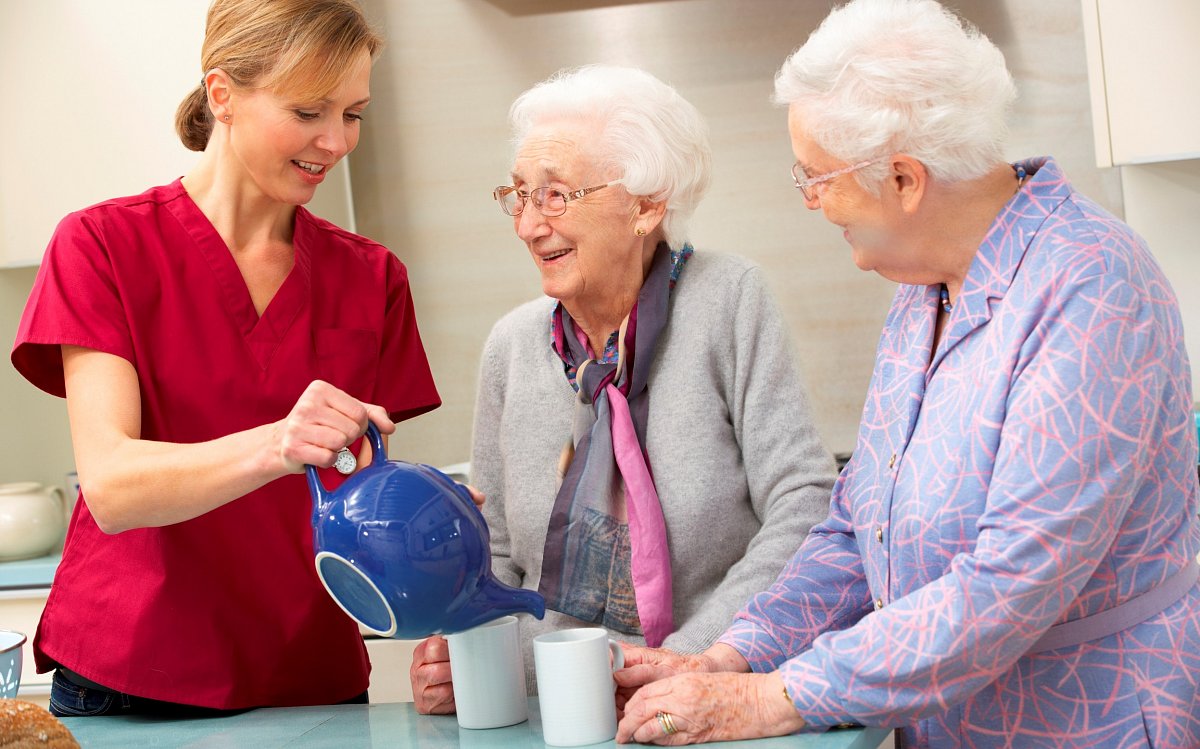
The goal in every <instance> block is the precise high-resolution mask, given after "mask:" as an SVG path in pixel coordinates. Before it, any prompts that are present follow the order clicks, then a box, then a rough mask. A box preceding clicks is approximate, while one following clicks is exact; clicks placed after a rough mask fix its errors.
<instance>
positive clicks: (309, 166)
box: [292, 160, 325, 174]
mask: <svg viewBox="0 0 1200 749" xmlns="http://www.w3.org/2000/svg"><path fill="white" fill-rule="evenodd" d="M292 163H293V164H295V165H296V166H298V167H300V168H301V169H303V170H304V171H306V172H308V173H309V174H320V173H321V172H324V171H325V165H324V164H314V163H312V162H311V161H295V160H293V161H292Z"/></svg>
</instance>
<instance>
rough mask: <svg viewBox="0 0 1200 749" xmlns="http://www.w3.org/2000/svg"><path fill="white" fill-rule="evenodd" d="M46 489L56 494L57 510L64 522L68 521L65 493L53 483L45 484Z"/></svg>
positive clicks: (69, 519)
mask: <svg viewBox="0 0 1200 749" xmlns="http://www.w3.org/2000/svg"><path fill="white" fill-rule="evenodd" d="M46 489H47V490H48V491H49V492H50V493H51V494H57V495H58V511H59V513H61V514H62V516H63V520H64V522H66V523H70V522H71V518H70V517H69V516H68V515H67V493H66V492H64V491H63V490H62V488H61V487H58V486H54V485H50V486H47V487H46Z"/></svg>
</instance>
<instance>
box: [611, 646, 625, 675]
mask: <svg viewBox="0 0 1200 749" xmlns="http://www.w3.org/2000/svg"><path fill="white" fill-rule="evenodd" d="M608 652H609V653H611V654H612V670H613V671H620V670H621V669H623V668H625V651H624V650H622V649H621V646H620V645H619V644H618V643H617V641H616V640H613V639H611V638H610V639H609V641H608Z"/></svg>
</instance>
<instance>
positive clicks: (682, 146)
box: [508, 65, 712, 249]
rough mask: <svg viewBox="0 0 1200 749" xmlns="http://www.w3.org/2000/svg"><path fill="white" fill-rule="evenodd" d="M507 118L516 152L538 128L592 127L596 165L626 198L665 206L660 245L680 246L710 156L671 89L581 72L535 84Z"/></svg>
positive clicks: (635, 75)
mask: <svg viewBox="0 0 1200 749" xmlns="http://www.w3.org/2000/svg"><path fill="white" fill-rule="evenodd" d="M508 114H509V121H510V122H511V123H512V130H513V144H514V146H515V147H516V148H517V149H520V147H521V145H522V144H523V143H524V141H525V138H526V137H527V136H528V135H529V132H530V130H532V129H533V128H534V127H535V126H537V125H538V124H541V123H544V122H547V121H551V120H556V119H569V118H578V119H580V120H582V121H584V122H587V123H594V124H595V125H596V127H597V131H598V132H599V133H600V138H599V141H598V143H597V148H596V151H595V156H596V158H597V159H599V160H600V163H598V164H597V166H598V167H600V168H603V169H609V170H612V171H615V172H617V177H615V178H619V179H621V181H622V182H621V184H622V186H623V187H624V188H625V189H626V190H627V191H628V192H629V193H630V194H631V195H637V196H643V197H648V198H650V199H651V200H656V201H666V204H667V209H666V215H665V216H664V217H663V233H664V235H665V237H666V241H667V243H668V244H669V245H670V246H671V248H672V249H679V248H681V247H682V246H683V245H684V243H685V242H686V241H687V229H688V221H689V220H690V219H691V217H692V213H693V212H694V211H695V210H696V206H697V205H698V204H699V203H700V200H701V199H702V198H703V197H704V194H705V192H707V191H708V185H709V183H710V182H711V180H712V177H711V169H712V150H711V148H710V146H709V142H708V125H707V124H706V123H705V121H704V118H702V117H701V116H700V112H699V111H697V110H696V108H695V107H694V106H692V105H691V103H689V102H688V101H687V100H686V99H684V98H683V97H682V96H680V95H679V92H677V91H676V90H675V89H674V88H672V87H671V86H668V85H667V84H665V83H663V82H662V81H660V80H659V79H657V78H655V77H654V76H652V75H650V74H649V73H647V72H646V71H644V70H639V69H637V68H627V67H618V66H613V65H587V66H584V67H580V68H573V69H564V70H560V71H559V72H557V73H555V74H554V75H552V76H551V77H550V78H548V79H546V80H545V81H542V82H541V83H539V84H537V85H536V86H534V87H533V88H531V89H529V90H528V91H526V92H525V93H523V94H521V95H520V96H519V97H517V100H516V101H514V102H513V105H512V108H511V109H510V110H509V113H508ZM587 186H588V185H576V186H575V187H587Z"/></svg>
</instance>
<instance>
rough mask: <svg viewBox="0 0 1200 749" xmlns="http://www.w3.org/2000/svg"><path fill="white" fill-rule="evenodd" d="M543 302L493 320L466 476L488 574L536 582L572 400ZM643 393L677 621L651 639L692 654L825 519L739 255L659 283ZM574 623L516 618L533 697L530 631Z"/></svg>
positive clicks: (787, 370) (814, 465)
mask: <svg viewBox="0 0 1200 749" xmlns="http://www.w3.org/2000/svg"><path fill="white" fill-rule="evenodd" d="M554 303H555V302H554V300H552V299H549V298H546V297H543V298H541V299H537V300H534V301H532V302H529V303H527V304H524V305H521V306H520V307H518V308H516V309H515V310H513V311H512V312H510V313H508V314H507V315H506V316H505V317H503V318H502V319H501V320H500V321H499V322H497V323H496V325H495V327H494V328H493V329H492V332H491V335H489V337H488V340H487V343H486V345H485V347H484V351H483V357H482V362H481V365H480V379H479V391H478V400H477V403H476V409H475V425H474V440H473V449H472V456H471V481H472V483H473V484H474V485H475V486H476V487H477V488H479V489H480V490H481V491H483V492H484V493H485V494H486V495H487V502H486V503H485V505H484V508H483V510H484V515H485V516H486V518H487V521H488V526H489V528H490V529H491V536H492V567H493V571H494V572H495V573H496V575H497V576H498V577H499V578H500V580H502V581H503V582H505V583H507V584H509V585H515V586H522V587H525V588H530V589H533V590H536V589H537V587H538V580H539V577H540V575H541V564H542V548H543V546H544V545H545V539H546V525H547V523H548V521H549V517H550V510H551V507H552V505H553V504H554V498H555V494H556V492H557V490H558V483H559V479H558V476H557V466H558V461H559V455H560V452H561V451H562V448H563V445H564V444H565V443H566V441H567V439H568V438H569V437H570V434H571V420H572V413H573V408H574V398H575V392H574V391H573V390H572V389H571V386H570V384H569V383H568V382H567V378H566V376H565V375H564V374H563V366H562V362H561V360H559V358H558V357H557V356H556V355H555V353H554V352H553V350H552V349H551V347H550V313H551V310H552V309H553V307H554ZM649 394H650V406H649V414H648V423H647V427H646V442H647V444H646V448H647V451H648V454H649V458H650V467H651V471H652V473H653V476H654V483H655V486H656V487H657V489H658V494H659V499H660V501H661V502H662V508H663V516H664V518H665V520H666V526H667V538H668V545H669V547H670V552H671V573H672V582H673V586H674V621H675V627H676V630H675V632H674V633H672V634H671V635H670V636H669V637H668V638H667V639H666V642H665V643H664V647H668V648H671V649H673V650H677V651H682V652H699V651H701V650H703V649H705V648H706V647H708V646H709V645H710V644H711V643H712V642H713V641H714V640H715V639H716V638H717V636H718V635H720V634H721V633H722V632H724V630H725V628H726V627H727V626H728V625H729V624H730V622H731V621H732V619H733V616H734V614H735V613H737V611H738V610H739V609H740V608H741V606H742V605H743V604H744V603H745V602H746V601H747V599H749V598H750V596H751V595H753V594H754V593H756V592H758V591H760V590H763V589H764V588H766V587H767V586H768V585H770V584H771V582H772V581H774V579H775V577H776V575H778V574H779V572H780V570H782V568H783V565H784V563H786V562H787V560H788V559H789V558H790V557H791V555H792V554H793V552H795V551H796V549H797V548H798V547H799V546H800V543H801V542H802V541H803V540H804V538H805V536H806V535H807V534H808V531H809V529H810V528H811V527H812V526H813V525H814V524H815V523H817V522H819V521H821V520H823V519H824V518H825V516H826V514H827V513H828V510H829V495H830V491H831V489H832V487H833V481H834V478H835V475H836V472H835V468H834V463H833V460H832V458H831V457H830V455H829V453H828V451H827V450H826V449H825V447H824V446H823V445H822V443H821V440H820V438H819V436H818V435H817V431H816V429H815V428H814V426H813V423H812V415H811V412H810V410H809V405H808V397H807V395H806V393H805V390H804V387H803V385H802V384H801V380H800V374H799V370H798V368H797V365H796V362H795V359H794V356H793V354H792V346H791V345H790V342H789V340H788V335H787V330H786V329H785V327H784V323H783V318H782V316H781V315H780V312H779V310H778V308H777V306H776V305H775V302H774V300H773V299H772V298H771V295H770V293H769V292H768V290H767V287H766V284H765V282H764V280H763V277H762V271H761V270H760V269H759V268H758V267H757V266H755V265H753V264H752V263H750V262H749V261H747V260H744V259H742V258H738V257H734V256H729V255H718V254H712V253H702V252H697V253H696V254H695V255H693V256H692V257H691V259H690V260H689V261H688V262H687V265H686V266H685V267H684V269H683V273H682V275H681V276H680V279H679V282H678V284H677V285H676V287H675V289H674V290H673V291H672V292H671V297H670V312H669V321H668V323H667V327H666V329H665V330H664V331H663V334H662V337H661V338H660V340H659V347H658V353H657V355H656V358H655V361H654V366H653V369H652V371H651V374H650V381H649ZM579 626H592V625H590V624H585V623H583V622H580V621H579V620H577V619H574V618H572V617H569V616H566V615H564V614H560V613H558V612H554V611H548V612H546V618H545V619H544V620H542V621H538V620H535V619H533V618H532V617H528V616H522V617H521V635H522V650H523V652H524V654H525V663H526V673H527V677H528V680H529V687H530V691H531V692H533V691H535V690H534V677H533V652H532V647H531V645H530V639H531V638H532V637H534V636H535V635H538V634H541V633H544V632H548V631H552V630H556V629H563V628H567V627H579ZM614 637H615V638H616V639H622V640H627V641H631V642H637V643H638V644H642V641H641V640H640V638H634V637H629V636H626V635H622V634H619V633H614Z"/></svg>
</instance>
